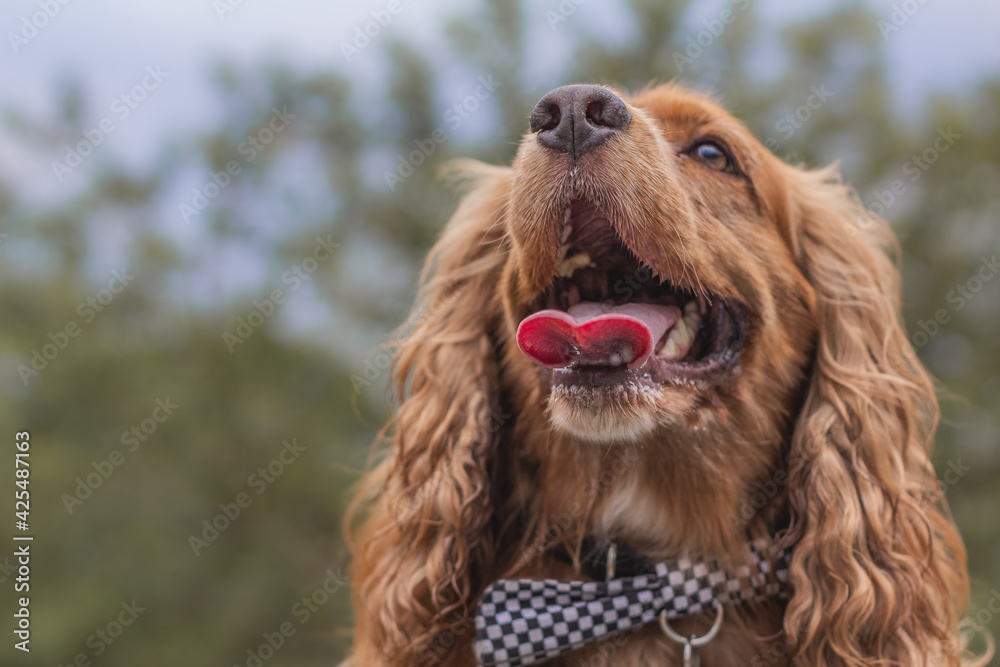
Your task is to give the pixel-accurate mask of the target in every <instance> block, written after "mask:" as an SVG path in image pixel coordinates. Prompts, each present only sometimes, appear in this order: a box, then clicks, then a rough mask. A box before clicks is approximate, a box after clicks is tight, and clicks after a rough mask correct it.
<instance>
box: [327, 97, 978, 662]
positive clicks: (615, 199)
mask: <svg viewBox="0 0 1000 667" xmlns="http://www.w3.org/2000/svg"><path fill="white" fill-rule="evenodd" d="M616 94H618V93H616ZM619 96H620V97H621V98H622V99H623V100H624V102H625V103H626V105H627V108H628V112H629V114H630V115H631V118H632V120H631V123H630V125H629V126H628V127H627V129H626V130H623V131H621V132H619V133H618V134H616V135H615V136H613V137H611V138H609V139H608V140H607V141H606V142H605V143H604V144H603V145H601V146H600V147H599V148H596V149H594V150H593V151H592V152H590V153H587V154H586V155H583V156H582V157H580V158H579V160H578V162H577V163H574V162H573V161H572V159H571V158H570V157H569V156H568V155H566V154H563V153H558V152H557V151H555V150H552V149H550V148H547V147H545V146H543V145H542V144H541V143H540V142H539V141H538V139H537V137H536V136H535V135H531V134H529V135H526V136H525V137H524V139H523V141H522V143H521V146H520V148H519V150H518V153H517V157H516V158H515V160H514V163H513V165H512V166H511V167H510V168H501V167H488V166H485V165H481V164H470V163H465V164H463V165H461V166H460V169H461V171H462V173H463V174H464V175H465V176H466V178H467V180H466V184H467V186H468V187H467V190H466V192H465V194H464V196H463V198H462V201H461V203H460V205H459V207H458V210H457V211H456V212H455V214H454V216H453V218H452V219H451V221H450V222H449V223H448V224H447V226H446V227H445V229H444V232H443V234H442V237H441V239H440V240H439V241H438V242H437V244H436V245H435V246H434V248H433V250H432V251H431V253H430V256H429V257H428V260H427V269H426V270H425V273H424V281H423V286H422V289H421V292H420V296H419V299H418V304H417V305H416V306H415V311H414V313H415V314H414V316H413V318H412V319H411V320H410V321H411V322H412V323H415V324H414V326H413V327H412V330H409V331H406V332H404V333H402V334H401V339H400V341H399V343H400V346H399V352H398V354H397V357H396V359H395V361H394V367H393V385H392V387H393V390H394V392H395V395H396V396H397V397H398V398H399V404H398V406H397V407H396V409H395V411H394V414H393V416H392V419H391V420H390V421H389V423H388V424H387V425H386V426H385V428H384V430H383V431H382V433H381V435H380V438H379V441H378V442H379V443H380V444H383V445H386V449H387V453H386V455H385V456H383V457H382V458H381V459H380V461H381V462H380V463H379V464H378V466H377V467H376V468H375V470H373V471H372V472H371V473H370V474H369V475H367V476H366V477H365V478H364V480H363V481H362V482H361V484H360V488H359V490H358V492H357V495H356V497H355V500H354V502H353V504H352V507H351V509H350V511H349V512H348V520H347V526H348V529H347V533H348V538H349V544H351V546H352V551H353V554H354V557H355V560H354V565H353V573H352V596H353V601H354V610H355V618H356V619H357V628H356V630H355V643H354V654H355V655H354V658H353V663H354V664H357V665H364V666H368V665H393V666H395V665H412V664H421V665H433V664H444V665H449V666H458V665H469V664H473V663H474V660H475V659H474V657H473V654H472V644H473V640H474V637H475V630H474V619H473V617H474V615H475V609H476V604H477V602H478V599H479V596H480V594H481V592H482V591H483V589H484V588H485V587H486V586H487V585H489V584H490V583H492V582H494V581H496V580H498V579H503V578H511V577H515V578H556V579H563V580H572V579H580V578H581V577H583V576H584V575H583V574H582V571H581V569H580V567H579V563H578V562H574V563H566V562H565V558H560V557H558V555H557V553H556V551H557V550H558V551H559V552H560V553H561V554H562V556H565V554H566V552H567V551H568V552H569V553H570V554H571V555H574V556H579V554H578V552H577V550H578V549H579V547H580V544H581V543H582V542H583V538H585V537H588V536H591V537H596V538H598V539H602V540H616V541H620V542H622V543H624V544H627V545H630V546H631V547H633V548H635V549H637V550H641V551H642V552H643V553H645V554H646V555H647V556H649V557H651V558H677V557H682V556H688V555H701V556H703V557H705V558H709V559H715V560H717V561H719V562H722V563H728V564H730V565H731V566H732V567H739V566H740V565H741V564H742V563H745V559H746V555H747V541H748V539H750V538H755V539H756V538H763V539H773V540H776V541H779V542H780V545H781V546H784V547H786V548H788V549H790V554H791V556H790V562H789V575H788V593H789V596H788V598H787V599H777V598H775V599H770V600H767V601H765V602H763V603H762V604H760V605H757V606H754V607H752V608H748V607H742V606H732V607H727V609H726V613H725V622H724V624H723V628H722V631H721V633H720V635H719V637H718V638H717V639H716V640H714V641H713V642H711V643H710V644H709V645H708V646H705V647H704V648H703V649H702V650H701V655H702V661H703V664H705V665H706V667H727V666H729V665H746V664H756V663H757V662H759V661H760V660H759V658H761V657H765V658H766V661H767V662H768V664H774V665H779V666H780V665H794V666H795V667H867V666H868V665H873V664H897V665H906V666H907V667H916V666H921V667H931V666H933V667H958V665H960V664H961V662H962V655H961V654H962V651H961V650H960V649H956V646H957V643H956V642H957V640H958V630H957V628H958V619H959V618H960V617H961V615H963V614H964V612H965V608H966V605H967V603H968V593H969V582H968V575H967V570H966V563H965V551H964V547H963V544H962V541H961V538H960V536H959V535H958V532H957V529H956V528H955V525H954V523H953V521H952V520H951V517H950V514H949V512H948V510H947V503H946V500H945V498H944V496H943V493H942V490H941V487H940V485H939V484H938V482H937V479H936V476H935V473H934V469H933V466H932V465H931V463H930V449H931V446H932V443H933V435H934V430H935V428H936V425H937V418H938V414H939V413H938V405H937V400H936V397H935V393H934V387H933V384H932V382H931V380H930V378H929V377H928V375H927V374H926V372H925V371H924V370H923V367H922V366H921V364H920V361H919V359H918V358H917V356H916V353H915V352H914V350H913V348H912V346H911V345H910V343H909V341H908V338H907V335H906V332H905V331H904V330H903V328H902V326H901V324H900V322H901V320H902V318H901V316H900V293H899V272H898V270H897V268H896V266H895V265H894V264H893V262H892V260H891V258H890V257H891V255H892V252H891V251H892V250H893V249H894V248H895V246H894V245H893V243H894V237H893V235H892V232H891V230H890V228H889V226H888V224H887V223H886V222H885V221H884V220H882V219H880V218H877V217H874V216H872V215H871V214H870V213H869V212H868V211H866V210H865V209H864V207H863V206H862V205H861V203H860V202H859V201H858V199H857V197H856V196H855V195H854V194H853V193H852V192H851V191H850V190H849V189H848V188H847V187H845V186H844V185H843V183H842V182H840V180H839V176H838V175H837V173H836V171H835V170H833V169H823V170H817V171H807V170H804V169H801V168H798V167H792V166H789V165H786V164H784V163H782V162H781V161H780V160H778V159H777V158H776V157H775V156H773V155H772V154H771V153H770V152H769V151H768V150H767V149H766V148H764V146H763V145H761V144H760V143H759V142H758V141H757V140H756V139H755V138H754V137H752V136H751V135H750V133H749V132H748V131H747V130H746V129H745V128H744V127H743V126H742V125H741V124H740V123H739V122H738V121H737V120H736V119H734V118H733V117H732V116H730V115H729V114H728V113H727V112H726V111H725V110H723V109H722V108H721V107H719V106H718V105H716V104H714V103H713V102H711V101H710V100H708V99H706V98H704V97H703V96H701V95H698V94H695V93H691V92H689V91H686V90H684V89H682V88H679V87H676V86H673V85H664V86H659V87H655V88H651V89H647V90H644V91H641V92H640V93H638V94H636V95H632V96H625V95H621V94H619ZM705 141H712V142H714V143H716V144H717V146H718V145H721V146H723V147H725V148H726V149H727V150H728V153H729V155H728V157H729V158H730V159H729V166H730V167H732V168H722V167H721V166H719V164H718V163H717V161H716V162H715V163H713V162H711V161H705V159H704V158H705V156H704V155H700V154H699V153H698V152H697V151H696V149H697V148H698V147H699V146H700V145H701V144H702V142H705ZM581 203H582V205H580V204H581ZM581 210H584V211H587V212H588V214H589V215H590V217H589V218H587V217H585V216H583V215H582V214H581V213H579V211H581ZM573 211H577V213H576V215H579V216H580V219H579V222H580V227H579V228H580V229H584V230H587V233H588V234H591V236H587V237H586V239H585V240H592V239H594V238H599V240H600V243H601V244H603V245H600V246H595V247H598V249H602V248H603V249H607V248H609V247H615V248H616V250H617V254H612V255H600V254H595V255H590V257H593V258H596V259H595V260H594V262H597V261H598V260H600V259H601V258H604V260H606V261H607V262H609V264H607V265H605V266H604V268H603V271H604V273H603V274H598V275H597V278H598V280H599V281H600V280H603V281H604V282H605V283H606V285H605V286H607V284H610V281H611V277H612V272H613V271H614V272H615V273H614V274H613V275H614V277H615V278H616V279H617V276H618V275H623V270H622V269H621V268H620V267H622V266H625V267H631V266H632V265H630V264H626V263H625V262H624V260H626V259H634V260H635V262H637V263H641V266H642V267H644V269H643V270H644V273H643V275H642V278H641V279H642V280H651V279H652V278H650V276H652V277H655V280H656V281H657V282H656V283H655V284H653V285H652V287H651V288H650V289H649V291H647V292H645V293H643V292H642V289H645V288H642V289H639V292H637V294H638V296H637V298H639V297H641V298H642V299H654V300H655V299H657V298H666V299H671V298H672V299H674V304H673V305H677V306H680V303H681V302H680V300H679V299H680V297H681V296H684V297H685V298H687V295H700V296H699V297H698V298H699V299H700V298H705V299H710V300H711V302H712V303H714V304H717V305H716V306H714V308H716V310H714V311H712V310H709V309H708V308H709V307H706V310H705V311H704V314H711V313H713V312H714V313H715V315H714V316H712V317H714V318H715V319H711V320H709V319H708V318H706V320H705V322H713V323H714V324H711V325H708V324H706V326H705V327H703V328H699V329H698V334H697V335H698V336H701V338H700V339H699V340H700V344H699V345H698V346H692V347H691V348H689V353H690V354H689V355H687V356H684V357H682V358H681V359H680V360H676V359H673V360H668V358H667V356H666V355H664V356H663V357H662V358H659V359H652V362H648V361H647V363H648V364H649V365H648V366H643V367H642V368H643V369H645V370H648V371H649V373H648V376H647V374H646V372H645V371H644V372H643V374H642V377H643V378H644V383H636V384H630V383H629V382H628V381H627V380H628V378H629V377H630V376H629V374H628V373H622V372H619V373H618V374H617V375H615V374H613V373H609V372H607V370H606V369H604V368H601V369H598V370H597V371H590V370H587V371H586V372H585V373H583V374H579V373H578V374H576V375H572V376H562V377H564V378H570V379H571V380H572V381H571V382H570V381H567V382H565V383H561V382H559V381H554V380H553V378H554V377H556V375H557V374H556V373H549V372H548V371H545V370H543V369H540V368H539V367H538V366H536V365H535V364H534V363H533V362H532V361H531V360H530V359H529V358H528V357H527V356H526V355H525V354H523V353H522V352H521V351H520V349H519V348H518V346H517V343H516V331H517V329H518V326H519V323H520V322H522V321H523V320H524V319H525V318H526V317H528V316H529V315H531V314H533V313H535V312H538V309H539V307H540V306H539V304H540V303H543V304H544V303H546V302H547V299H550V298H562V297H563V296H566V295H567V293H568V292H567V291H563V292H561V293H560V294H558V295H556V294H555V291H556V288H558V289H560V290H568V288H567V287H566V283H565V281H563V282H559V281H560V280H562V278H563V277H565V276H564V274H563V273H561V272H560V270H559V265H560V262H561V261H564V259H565V257H566V254H565V253H566V252H568V249H566V248H562V246H561V244H563V243H566V242H567V239H571V238H572V237H571V235H570V233H568V232H566V225H571V223H572V219H573V217H572V216H573V214H572V212H573ZM598 214H600V216H603V217H599V216H598ZM580 233H582V232H580ZM595 243H596V242H595ZM615 243H617V244H619V245H620V247H618V246H612V245H611V244H615ZM561 249H562V251H563V254H562V255H560V250H561ZM887 249H888V250H889V251H890V252H887V251H886V250H887ZM577 250H579V248H578V249H577ZM625 251H627V253H630V254H626V252H625ZM561 258H562V259H561ZM614 262H618V263H617V264H615V263H614ZM594 267H596V268H598V269H599V270H601V267H600V266H599V265H598V264H597V263H592V264H590V265H588V268H591V269H592V268H594ZM628 270H629V268H626V269H624V271H628ZM572 275H573V274H572V273H571V274H570V278H572ZM636 275H638V274H636ZM585 277H588V278H592V277H594V274H593V273H588V274H585ZM643 284H646V283H643ZM583 288H586V289H588V290H589V289H590V288H589V287H587V286H586V285H584V286H583ZM654 288H655V289H654ZM657 290H660V291H657ZM664 290H673V291H672V292H670V293H669V294H666V293H665V291H664ZM577 296H578V297H579V293H578V294H577ZM628 298H629V299H631V298H632V297H631V296H630V297H628ZM589 299H590V297H588V300H589ZM689 300H690V299H689ZM637 302H641V301H637ZM652 302H654V303H656V301H652ZM660 305H665V304H663V303H660ZM667 305H669V304H667ZM541 307H542V308H550V307H552V306H544V305H543V306H541ZM559 307H560V308H563V309H565V308H566V307H567V306H565V304H562V305H560V306H559ZM699 307H700V302H699ZM726 316H731V317H730V318H729V319H728V320H727V319H726ZM734 322H735V323H736V324H735V325H733V323H734ZM734 327H735V328H734ZM734 332H735V334H734ZM730 352H732V354H729V353H730ZM685 360H687V361H685ZM699 364H700V365H699ZM588 368H589V367H588ZM619 370H620V368H619ZM583 380H586V381H583ZM570 386H575V388H569V387H570ZM597 387H601V388H597ZM763 490H767V492H766V493H764V492H763ZM765 495H766V496H767V498H766V500H767V502H766V503H765V504H763V505H761V504H759V503H758V502H757V500H756V499H757V498H758V497H763V496H765ZM747 510H749V511H747ZM711 620H712V619H711V618H710V617H709V616H707V615H698V616H693V617H689V618H685V619H679V620H678V621H677V623H676V626H675V627H676V629H677V631H678V632H680V633H681V634H684V635H686V634H687V633H695V634H701V633H702V632H704V631H705V630H706V629H707V627H708V626H709V625H710V624H711ZM768 637H770V639H767V638H768ZM775 641H781V643H780V644H775V643H774V642H775ZM778 646H780V648H781V649H783V650H782V651H781V652H777V651H776V649H777V647H778ZM680 650H681V649H680V647H679V646H678V645H676V644H673V643H672V642H670V641H669V640H668V639H667V638H666V637H665V636H664V635H663V633H661V632H660V631H659V629H658V628H656V627H655V624H654V625H653V626H650V627H648V628H645V629H643V630H642V631H640V632H639V633H637V634H636V635H634V636H630V637H629V639H628V640H627V642H625V643H624V644H623V645H621V646H616V652H615V653H614V655H613V656H612V659H611V662H612V663H613V664H616V665H634V666H636V667H638V666H649V665H656V664H680V661H681V656H680ZM765 651H766V653H765ZM593 658H597V659H599V660H600V659H601V658H600V655H599V647H586V648H584V649H581V651H579V652H576V653H575V654H573V655H571V656H568V657H567V658H566V659H565V660H564V661H562V662H559V661H556V662H555V663H551V664H561V665H576V664H580V662H581V661H591V662H592V661H593V660H592V659H593ZM772 658H773V661H772ZM987 661H988V657H987V658H986V659H985V660H983V661H982V664H985V662H987ZM547 664H550V663H547Z"/></svg>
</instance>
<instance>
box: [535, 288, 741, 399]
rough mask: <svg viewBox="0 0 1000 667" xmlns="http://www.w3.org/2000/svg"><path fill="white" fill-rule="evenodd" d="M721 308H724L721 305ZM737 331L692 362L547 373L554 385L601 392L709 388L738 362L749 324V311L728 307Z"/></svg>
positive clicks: (656, 360) (656, 359)
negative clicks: (634, 387)
mask: <svg viewBox="0 0 1000 667" xmlns="http://www.w3.org/2000/svg"><path fill="white" fill-rule="evenodd" d="M720 305H721V304H720ZM725 309H726V313H727V316H728V317H730V318H731V321H732V324H733V326H734V327H735V330H734V331H732V332H731V335H730V337H729V339H728V340H727V341H716V342H717V343H719V344H721V345H720V347H719V349H714V350H712V351H710V352H709V353H707V354H705V355H704V356H703V357H700V358H698V359H692V360H668V359H665V358H664V357H663V356H662V355H656V354H654V355H652V356H651V357H650V358H649V360H648V361H647V362H646V363H645V364H644V365H643V366H641V367H640V368H636V369H630V368H627V367H625V366H572V367H567V368H557V369H552V370H546V372H547V373H549V374H550V377H551V379H552V382H553V384H554V385H557V386H558V385H564V386H582V387H592V388H600V387H605V386H609V385H615V384H628V383H631V384H638V385H644V386H648V387H654V388H656V387H662V386H670V385H685V386H708V385H711V384H712V383H714V382H715V381H717V380H719V379H720V378H722V377H724V376H726V375H727V374H728V373H730V372H731V371H732V369H733V368H734V367H735V366H736V365H737V363H738V362H739V359H740V356H741V354H742V350H743V339H744V332H745V331H746V327H747V324H748V317H747V313H746V310H745V309H744V308H743V307H742V306H740V305H738V304H734V303H727V304H726V305H725Z"/></svg>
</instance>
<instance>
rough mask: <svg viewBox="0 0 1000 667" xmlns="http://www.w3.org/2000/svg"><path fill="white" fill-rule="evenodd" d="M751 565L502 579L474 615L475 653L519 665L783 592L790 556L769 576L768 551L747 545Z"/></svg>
mask: <svg viewBox="0 0 1000 667" xmlns="http://www.w3.org/2000/svg"><path fill="white" fill-rule="evenodd" d="M750 551H751V553H752V554H753V558H752V562H751V563H750V564H748V565H743V566H740V567H739V568H737V570H736V572H734V573H730V572H727V571H726V570H724V569H722V568H721V567H720V566H719V565H718V564H717V563H714V562H713V563H704V562H692V561H691V560H688V559H680V560H676V561H668V562H663V563H657V564H656V566H655V572H654V573H651V574H644V575H640V576H637V577H624V578H621V579H612V580H611V581H608V582H603V581H601V582H597V581H587V582H584V581H557V580H554V579H544V580H534V579H503V580H501V581H498V582H496V583H494V584H491V585H490V586H488V587H487V588H486V590H485V591H484V592H483V595H482V598H481V599H480V602H479V610H478V612H477V613H476V645H475V650H476V655H477V657H478V659H479V664H480V665H483V667H494V666H496V667H518V666H519V665H530V664H532V663H536V662H540V661H542V660H547V659H549V658H554V657H556V656H558V655H562V654H564V653H568V652H569V651H572V650H575V649H578V648H580V647H581V646H584V645H586V644H589V643H592V642H597V641H601V640H602V639H605V638H606V637H610V636H612V635H615V634H618V633H621V632H625V631H626V630H631V629H633V628H638V627H639V626H642V625H645V624H646V623H650V622H652V621H654V620H656V619H657V618H659V616H660V614H661V613H663V612H665V613H666V617H667V619H668V620H669V619H674V618H677V617H678V616H687V615H689V614H697V613H699V612H702V611H706V610H711V609H714V608H715V606H716V605H717V604H718V605H724V604H728V603H733V602H740V601H750V600H757V599H761V598H764V597H768V596H777V595H781V594H783V593H784V590H785V585H786V583H787V581H788V566H787V556H786V554H784V553H782V554H779V555H778V556H777V558H776V559H775V561H774V562H775V563H776V564H777V565H776V567H775V571H774V574H773V576H770V574H771V560H770V559H769V558H768V557H767V556H766V555H765V554H766V547H763V546H762V545H757V544H751V545H750Z"/></svg>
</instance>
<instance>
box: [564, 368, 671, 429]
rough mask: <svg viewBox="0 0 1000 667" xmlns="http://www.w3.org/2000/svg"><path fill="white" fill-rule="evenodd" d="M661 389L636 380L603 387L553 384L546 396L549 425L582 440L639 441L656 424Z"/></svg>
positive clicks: (657, 423)
mask: <svg viewBox="0 0 1000 667" xmlns="http://www.w3.org/2000/svg"><path fill="white" fill-rule="evenodd" d="M662 393H663V391H662V390H661V389H658V388H655V387H650V386H647V385H644V384H639V383H634V382H633V383H626V384H614V385H609V386H606V387H583V386H579V385H568V386H567V385H556V386H554V387H553V388H552V393H551V395H550V396H549V417H550V419H551V420H552V426H553V427H554V428H555V429H556V430H557V431H560V432H562V433H565V434H567V435H569V436H572V437H574V438H576V439H578V440H581V441H583V442H591V443H600V444H615V443H634V442H641V441H642V440H643V439H644V438H646V437H647V436H649V435H650V434H651V433H652V432H653V431H655V430H656V428H657V427H658V425H659V421H660V420H659V419H658V412H659V407H658V400H659V398H660V396H661V394H662Z"/></svg>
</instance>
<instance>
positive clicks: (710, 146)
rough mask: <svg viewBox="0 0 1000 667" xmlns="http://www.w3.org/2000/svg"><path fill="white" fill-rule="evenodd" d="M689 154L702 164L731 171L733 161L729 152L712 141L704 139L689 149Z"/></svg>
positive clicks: (719, 169)
mask: <svg viewBox="0 0 1000 667" xmlns="http://www.w3.org/2000/svg"><path fill="white" fill-rule="evenodd" d="M691 155H693V156H694V157H695V158H697V159H698V160H699V161H700V162H701V163H702V164H704V165H706V166H708V167H711V168H712V169H715V170H716V171H725V172H729V173H732V171H733V163H732V160H730V159H729V154H728V153H726V151H725V150H723V149H722V147H721V146H719V145H718V144H717V143H715V142H713V141H704V142H702V143H700V144H698V145H697V146H695V147H694V148H692V149H691Z"/></svg>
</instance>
